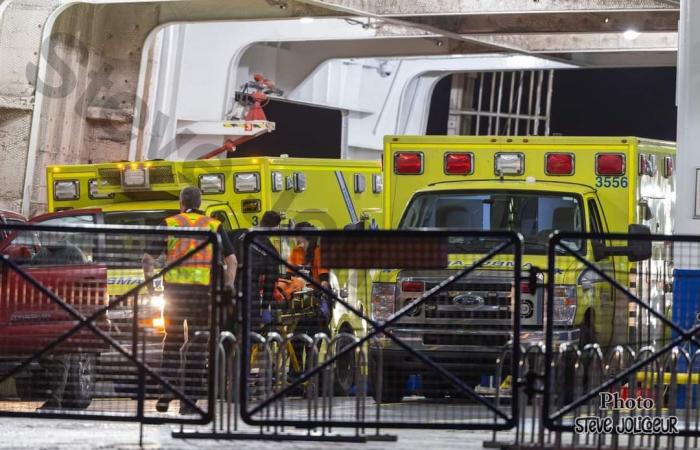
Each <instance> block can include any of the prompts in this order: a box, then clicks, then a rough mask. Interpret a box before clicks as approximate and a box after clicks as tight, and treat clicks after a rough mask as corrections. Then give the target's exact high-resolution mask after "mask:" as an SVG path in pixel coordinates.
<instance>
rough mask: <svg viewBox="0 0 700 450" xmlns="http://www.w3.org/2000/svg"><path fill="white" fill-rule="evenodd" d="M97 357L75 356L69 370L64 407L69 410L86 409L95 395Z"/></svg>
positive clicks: (90, 355)
mask: <svg viewBox="0 0 700 450" xmlns="http://www.w3.org/2000/svg"><path fill="white" fill-rule="evenodd" d="M96 366H97V356H96V355H93V354H90V353H79V354H77V355H73V358H72V359H71V365H70V369H69V370H68V383H67V386H66V391H65V394H64V399H63V405H64V406H66V407H67V408H75V409H85V408H87V407H88V406H90V403H91V402H92V397H93V396H94V395H95V373H96Z"/></svg>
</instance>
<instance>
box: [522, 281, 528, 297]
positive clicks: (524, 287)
mask: <svg viewBox="0 0 700 450" xmlns="http://www.w3.org/2000/svg"><path fill="white" fill-rule="evenodd" d="M520 293H521V294H529V293H530V283H529V282H528V281H521V282H520Z"/></svg>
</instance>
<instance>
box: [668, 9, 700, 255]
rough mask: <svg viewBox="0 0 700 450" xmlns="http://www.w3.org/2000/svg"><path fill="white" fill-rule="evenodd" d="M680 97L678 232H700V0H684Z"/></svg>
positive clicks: (678, 95) (677, 174)
mask: <svg viewBox="0 0 700 450" xmlns="http://www.w3.org/2000/svg"><path fill="white" fill-rule="evenodd" d="M676 99H677V102H676V103H677V105H678V155H677V159H676V177H677V179H676V193H677V196H676V198H677V204H676V208H675V217H674V219H675V228H674V234H700V219H698V218H694V214H695V202H696V199H695V197H696V192H695V185H696V180H695V168H696V167H700V2H698V1H697V0H682V1H681V20H680V24H679V33H678V82H677V86H676ZM699 212H700V211H699ZM699 268H700V267H699Z"/></svg>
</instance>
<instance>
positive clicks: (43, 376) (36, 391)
mask: <svg viewBox="0 0 700 450" xmlns="http://www.w3.org/2000/svg"><path fill="white" fill-rule="evenodd" d="M47 376H48V373H47V371H45V370H41V369H39V370H32V371H31V372H30V373H29V376H20V377H15V390H16V391H17V397H19V399H20V400H22V401H33V400H41V401H44V400H46V399H47V398H48V390H49V387H48V385H49V383H48V379H47Z"/></svg>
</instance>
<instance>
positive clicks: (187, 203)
mask: <svg viewBox="0 0 700 450" xmlns="http://www.w3.org/2000/svg"><path fill="white" fill-rule="evenodd" d="M201 205H202V191H200V190H199V188H196V187H194V186H187V187H186V188H184V189H183V190H182V191H180V211H187V210H188V209H199V207H200V206H201Z"/></svg>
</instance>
